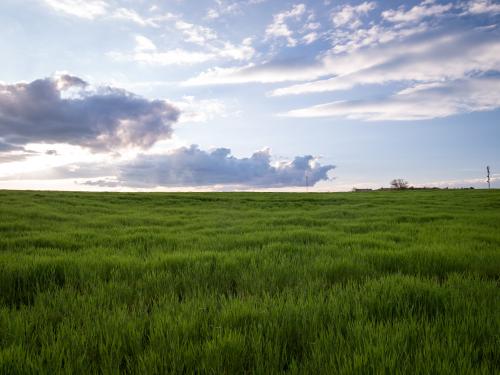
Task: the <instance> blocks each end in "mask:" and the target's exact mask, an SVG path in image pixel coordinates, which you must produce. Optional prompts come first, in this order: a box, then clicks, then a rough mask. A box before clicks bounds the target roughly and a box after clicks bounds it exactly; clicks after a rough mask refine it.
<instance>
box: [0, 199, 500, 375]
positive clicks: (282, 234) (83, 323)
mask: <svg viewBox="0 0 500 375" xmlns="http://www.w3.org/2000/svg"><path fill="white" fill-rule="evenodd" d="M499 283H500V191H495V190H491V191H486V190H471V191H468V190H448V191H425V190H418V191H417V190H416V191H380V192H368V193H364V194H355V193H328V194H327V193H325V194H313V193H310V194H293V193H168V194H167V193H144V194H143V193H74V192H28V191H0V373H1V374H32V373H46V374H55V373H68V374H92V373H104V374H113V373H130V374H139V373H144V374H165V373H202V374H243V373H247V374H253V373H258V374H273V373H283V372H286V373H309V374H332V373H336V374H351V373H359V374H370V373H372V374H375V373H391V374H396V373H401V374H407V373H417V374H437V373H449V374H458V373H467V374H469V373H479V374H490V373H498V372H500V365H499V364H500V350H499V348H500V314H499V312H500V292H499Z"/></svg>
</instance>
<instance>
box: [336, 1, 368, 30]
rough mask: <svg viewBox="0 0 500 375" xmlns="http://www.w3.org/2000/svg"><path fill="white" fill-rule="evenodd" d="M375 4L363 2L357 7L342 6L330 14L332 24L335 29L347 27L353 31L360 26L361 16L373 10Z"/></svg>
mask: <svg viewBox="0 0 500 375" xmlns="http://www.w3.org/2000/svg"><path fill="white" fill-rule="evenodd" d="M375 7H376V3H375V2H373V1H370V2H368V1H365V2H364V3H361V4H359V5H357V6H351V5H344V6H343V7H341V8H340V9H339V10H338V11H335V12H334V13H333V14H332V22H333V24H334V25H335V26H337V27H342V26H347V27H349V28H351V29H355V28H357V27H359V26H361V24H362V22H361V16H364V15H366V14H368V13H369V12H370V11H372V10H373V9H375Z"/></svg>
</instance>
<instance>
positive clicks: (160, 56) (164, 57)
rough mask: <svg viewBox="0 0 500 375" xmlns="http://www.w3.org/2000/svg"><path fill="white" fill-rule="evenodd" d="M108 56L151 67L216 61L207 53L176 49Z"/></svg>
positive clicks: (118, 53)
mask: <svg viewBox="0 0 500 375" xmlns="http://www.w3.org/2000/svg"><path fill="white" fill-rule="evenodd" d="M107 56H108V57H110V58H112V59H113V60H116V61H136V62H139V63H143V64H150V65H160V66H167V65H182V64H188V65H192V64H200V63H204V62H207V61H210V60H213V59H215V57H216V56H215V55H214V54H212V53H206V52H193V51H187V50H184V49H180V48H176V49H172V50H168V51H164V52H161V51H157V50H156V51H135V52H133V53H121V52H115V51H113V52H108V53H107Z"/></svg>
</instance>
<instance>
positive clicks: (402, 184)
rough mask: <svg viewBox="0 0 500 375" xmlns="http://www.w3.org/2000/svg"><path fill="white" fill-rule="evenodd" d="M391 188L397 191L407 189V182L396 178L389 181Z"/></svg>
mask: <svg viewBox="0 0 500 375" xmlns="http://www.w3.org/2000/svg"><path fill="white" fill-rule="evenodd" d="M391 187H392V188H393V189H399V190H403V189H408V181H405V180H403V179H402V178H396V179H394V180H392V181H391Z"/></svg>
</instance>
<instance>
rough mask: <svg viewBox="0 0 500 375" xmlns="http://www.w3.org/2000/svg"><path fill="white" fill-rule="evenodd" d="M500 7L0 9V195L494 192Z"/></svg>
mask: <svg viewBox="0 0 500 375" xmlns="http://www.w3.org/2000/svg"><path fill="white" fill-rule="evenodd" d="M499 21H500V2H496V1H489V0H470V1H468V0H465V1H437V0H436V1H432V0H424V1H405V2H400V1H383V2H382V1H378V2H377V1H362V2H360V1H351V2H343V1H328V0H325V1H322V0H316V1H278V0H241V1H225V0H205V1H199V0H197V1H188V0H171V1H147V0H136V1H131V0H86V1H84V0H3V1H2V2H1V3H0V24H1V25H2V33H1V34H0V59H1V61H2V69H1V72H0V188H30V189H38V188H43V189H70V190H240V189H250V190H265V189H272V190H291V191H295V190H304V189H305V185H306V177H307V180H308V183H309V185H312V184H314V187H310V188H309V189H310V190H317V191H338V190H350V189H351V188H352V187H354V186H356V187H373V188H377V187H381V186H388V184H389V182H390V181H391V180H392V179H393V178H404V179H406V180H408V181H409V182H410V183H411V184H413V185H416V186H424V185H425V186H440V187H446V186H448V187H462V186H475V187H485V186H486V185H485V174H486V165H490V167H491V169H492V173H493V175H492V186H494V187H500V109H499V108H500V74H499V72H500V30H499V26H498V24H499Z"/></svg>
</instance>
